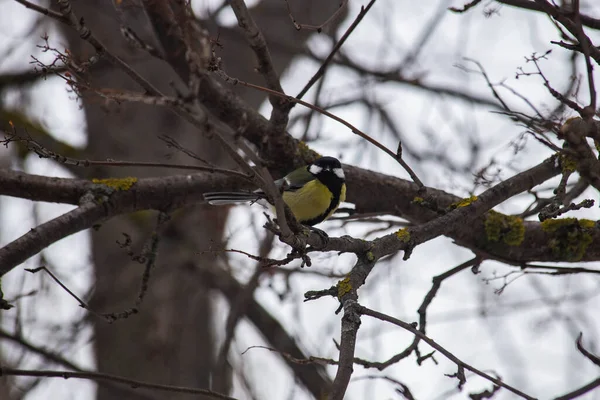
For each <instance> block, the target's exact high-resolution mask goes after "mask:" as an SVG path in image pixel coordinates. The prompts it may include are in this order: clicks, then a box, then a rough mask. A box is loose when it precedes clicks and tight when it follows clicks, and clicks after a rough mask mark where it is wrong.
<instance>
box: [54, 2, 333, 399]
mask: <svg viewBox="0 0 600 400" xmlns="http://www.w3.org/2000/svg"><path fill="white" fill-rule="evenodd" d="M123 3H127V2H123ZM307 3H310V4H307ZM321 3H325V2H321V1H318V0H314V1H311V2H303V3H302V4H301V7H304V11H302V12H300V11H301V10H299V14H298V15H297V17H298V18H302V19H304V18H311V16H315V15H316V17H315V18H317V20H323V19H324V18H323V17H322V15H330V14H327V13H328V12H330V10H331V9H333V10H335V7H336V6H337V1H333V2H330V3H329V4H326V5H325V4H321ZM332 4H333V5H334V6H332ZM126 5H129V7H130V8H128V9H126V13H125V14H121V15H120V16H121V17H122V18H123V17H126V19H127V20H126V24H127V26H129V27H130V28H132V29H134V30H135V31H136V33H137V34H138V35H139V36H141V37H142V38H144V39H145V40H148V41H150V42H152V36H151V34H150V31H149V26H150V25H149V23H148V21H147V19H146V16H145V14H144V13H143V10H142V9H141V8H139V7H138V6H137V5H131V4H126ZM73 7H74V10H75V12H76V13H77V15H78V16H79V17H82V18H83V20H84V21H85V24H86V25H87V26H88V27H89V28H90V29H91V30H92V32H93V33H94V35H96V36H97V37H98V38H99V39H100V40H101V41H102V42H103V43H104V44H105V45H107V47H108V48H109V49H110V51H111V52H113V53H114V54H116V55H117V56H119V57H121V58H122V59H123V60H125V61H126V62H127V63H129V64H130V65H131V66H132V67H133V68H134V69H135V70H136V71H138V72H139V73H141V74H142V75H143V76H144V77H145V78H146V79H148V80H149V81H150V82H151V83H152V84H154V85H155V86H157V87H158V88H159V89H160V90H162V91H163V92H165V93H172V89H171V88H170V86H169V83H170V82H175V83H178V84H180V82H181V81H180V80H179V78H178V77H177V76H175V75H174V74H173V72H172V71H171V69H170V68H169V67H168V66H167V65H166V64H165V63H164V62H162V61H159V60H156V59H153V58H152V57H151V56H149V55H148V54H146V53H145V52H143V51H140V50H137V49H134V48H133V47H132V46H130V45H129V44H128V43H127V41H125V39H124V38H123V36H122V35H121V34H120V27H119V15H118V14H117V12H116V11H115V9H114V8H113V5H112V2H107V1H82V2H73ZM332 7H333V8H332ZM327 9H329V10H327ZM307 10H310V11H311V12H308V11H307ZM255 12H256V19H257V22H258V23H259V26H261V27H262V26H266V27H268V28H269V29H268V31H267V32H266V34H267V36H268V37H271V38H272V39H273V38H275V37H277V38H278V42H280V43H279V45H278V46H277V48H278V49H280V50H279V51H275V52H274V53H275V54H274V55H273V57H274V60H275V64H276V67H277V68H278V69H279V71H282V70H283V69H285V68H286V67H287V66H288V65H289V63H290V61H291V60H292V58H293V56H294V55H295V54H296V53H297V51H298V49H300V47H301V45H302V44H303V42H304V40H306V38H307V37H308V33H307V32H296V30H295V29H294V27H293V25H292V23H291V21H290V20H289V16H288V14H287V9H286V8H285V5H284V4H283V3H282V2H280V1H275V0H271V1H264V2H263V3H261V4H260V5H259V6H258V8H256V9H255ZM319 15H321V16H319ZM268 21H271V22H268ZM284 21H285V22H284ZM207 26H209V24H207ZM65 33H66V34H67V37H68V41H69V50H70V51H71V52H72V53H73V54H74V55H75V57H76V58H77V59H80V60H85V59H87V58H89V57H90V56H91V55H93V54H94V52H93V49H92V48H91V46H89V45H88V44H87V43H85V42H83V41H82V40H81V39H80V38H79V36H78V35H77V34H74V32H73V31H71V30H68V31H65ZM211 34H212V35H215V36H216V35H217V34H220V37H221V38H220V42H221V43H222V44H223V45H224V50H223V52H224V54H223V59H224V60H225V68H226V69H227V68H228V67H229V66H231V68H229V69H228V70H229V73H230V74H231V75H232V76H236V77H239V78H240V79H244V80H250V81H257V79H259V78H260V77H259V76H258V75H257V74H256V73H255V72H254V65H255V60H254V58H253V55H252V54H251V52H250V50H249V49H248V46H247V44H246V42H245V39H244V38H243V36H242V35H241V34H240V33H239V32H238V30H237V29H227V28H220V30H219V32H215V31H212V30H211ZM268 40H269V39H268ZM273 40H274V39H273ZM282 41H283V43H281V42H282ZM286 41H287V43H288V44H287V47H286V46H284V44H285V43H286ZM152 43H154V42H152ZM90 75H91V83H92V85H93V86H94V87H96V88H113V89H128V90H134V91H140V88H139V87H137V85H136V84H135V83H133V82H132V81H131V79H130V78H129V77H127V76H126V75H125V74H123V73H122V72H121V71H119V70H117V69H116V68H115V67H113V66H112V65H110V64H108V62H106V61H105V60H101V61H100V62H99V63H98V64H97V65H95V66H94V67H93V68H92V70H91V74H90ZM245 94H246V100H247V101H249V102H250V104H252V105H253V106H254V107H258V106H259V105H260V102H262V101H263V99H264V96H263V95H262V94H258V92H247V93H245ZM80 101H81V102H82V105H83V110H84V112H85V115H86V120H87V134H88V147H87V151H86V157H87V158H89V159H106V158H112V159H118V160H121V159H122V160H135V161H165V160H166V157H167V156H168V157H169V158H168V160H167V161H168V162H182V163H187V164H189V163H192V162H193V161H194V160H192V159H190V158H189V157H188V156H187V155H184V154H182V153H181V152H177V151H176V150H172V149H168V148H167V146H166V145H165V143H164V142H162V141H160V140H159V139H158V138H157V137H158V136H159V135H168V136H171V137H172V138H174V139H176V140H177V141H178V142H179V143H181V144H182V145H183V146H184V147H185V148H186V149H189V150H192V151H194V152H195V153H197V154H198V155H199V156H200V157H202V158H204V159H206V160H208V161H210V162H212V163H214V164H217V165H220V166H223V165H227V163H228V161H227V160H225V159H223V152H222V151H221V149H220V148H219V147H218V146H217V145H215V143H214V142H211V141H210V140H207V139H205V138H203V137H202V136H201V133H199V132H198V131H196V130H194V128H192V127H191V126H190V125H189V124H188V123H186V122H185V121H182V120H181V119H179V118H178V117H176V116H175V115H174V114H172V113H171V112H169V111H167V110H165V109H160V108H156V107H152V106H144V105H139V104H115V103H114V102H110V103H106V102H103V101H102V100H99V99H98V97H94V98H92V97H85V96H84V98H83V99H81V100H80ZM82 172H83V173H87V174H88V175H87V177H88V178H106V177H121V176H136V177H145V176H157V175H161V174H163V175H164V174H171V173H173V171H172V170H167V171H161V170H158V169H152V170H149V169H145V168H131V169H127V170H125V169H122V168H105V167H103V168H93V169H92V168H90V169H85V170H82ZM171 217H172V218H171V220H170V221H169V222H168V223H167V226H166V228H165V229H164V230H163V231H162V233H161V235H160V237H161V239H160V242H159V250H158V258H157V261H156V265H155V268H154V270H153V271H152V274H151V278H150V281H149V286H148V291H147V294H146V296H145V298H144V300H143V303H142V305H141V307H140V312H139V313H137V314H133V315H131V316H129V318H127V319H120V320H117V321H116V322H114V323H112V324H109V323H107V322H106V321H104V320H101V319H97V318H94V319H93V321H94V326H95V349H96V357H97V364H98V369H99V370H100V371H102V372H106V373H111V374H117V375H122V376H125V377H128V378H134V379H139V380H144V381H151V382H155V383H162V384H172V385H182V386H193V387H200V388H208V387H209V386H210V382H211V380H212V381H218V382H230V381H231V380H230V379H229V377H216V376H211V371H212V366H213V364H214V356H215V354H216V353H217V350H218V349H216V348H215V341H214V337H213V329H212V309H211V297H210V293H209V291H208V290H207V288H205V287H203V286H202V285H201V284H200V285H199V284H198V281H199V280H198V279H190V277H191V276H192V274H194V273H195V272H194V266H196V265H202V266H203V267H204V268H211V263H212V261H213V260H212V258H211V256H209V255H200V254H199V252H200V251H202V250H205V249H207V248H209V247H210V246H211V243H215V242H216V243H218V242H219V241H220V240H221V237H222V234H223V228H224V222H225V220H226V209H223V208H207V207H204V206H195V207H190V208H188V209H184V210H179V211H176V212H175V213H173V214H172V216H171ZM155 221H156V213H154V212H152V213H151V212H143V213H137V214H135V215H130V216H126V217H122V218H115V219H112V220H110V221H108V222H106V223H104V224H102V226H101V227H99V229H97V230H95V231H93V232H92V251H93V260H92V262H93V265H94V267H95V278H96V282H95V290H94V294H93V298H92V299H91V306H92V307H93V309H94V310H96V311H99V312H120V311H124V310H126V309H128V308H130V307H132V305H133V304H134V302H135V301H136V298H137V297H138V293H139V288H140V285H141V282H142V274H143V271H144V268H145V266H144V264H141V263H139V262H137V261H134V260H132V257H131V255H128V254H127V249H125V248H122V246H120V245H119V244H118V243H117V241H120V242H121V243H123V242H124V241H125V236H124V235H123V234H127V235H129V237H131V241H132V242H131V249H132V250H133V251H134V253H136V254H138V255H139V254H140V252H141V251H142V247H143V245H144V243H146V242H147V241H148V239H149V238H150V237H151V234H152V231H153V230H154V229H155ZM222 389H224V390H225V391H228V390H229V389H230V384H229V385H224V387H223V388H222ZM115 390H116V389H113V388H108V387H99V389H98V398H99V399H114V398H116V397H115V396H118V398H121V399H126V398H127V399H133V398H136V397H137V396H135V395H132V394H131V393H130V392H127V393H125V392H123V393H117V392H115ZM169 398H170V399H177V398H180V397H177V396H176V395H174V394H170V395H169Z"/></svg>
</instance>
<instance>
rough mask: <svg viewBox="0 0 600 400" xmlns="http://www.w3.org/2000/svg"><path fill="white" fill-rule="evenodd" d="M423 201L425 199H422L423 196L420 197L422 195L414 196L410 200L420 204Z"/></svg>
mask: <svg viewBox="0 0 600 400" xmlns="http://www.w3.org/2000/svg"><path fill="white" fill-rule="evenodd" d="M424 201H425V199H424V198H422V197H415V198H414V199H413V200H412V202H413V203H415V204H422V203H423V202H424Z"/></svg>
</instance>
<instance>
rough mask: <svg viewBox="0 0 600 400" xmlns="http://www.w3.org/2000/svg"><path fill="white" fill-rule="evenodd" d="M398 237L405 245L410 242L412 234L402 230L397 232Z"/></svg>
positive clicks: (404, 229)
mask: <svg viewBox="0 0 600 400" xmlns="http://www.w3.org/2000/svg"><path fill="white" fill-rule="evenodd" d="M396 237H397V238H398V239H400V240H401V241H403V242H404V243H406V242H408V241H409V240H410V232H409V231H408V229H406V228H402V229H399V230H397V231H396Z"/></svg>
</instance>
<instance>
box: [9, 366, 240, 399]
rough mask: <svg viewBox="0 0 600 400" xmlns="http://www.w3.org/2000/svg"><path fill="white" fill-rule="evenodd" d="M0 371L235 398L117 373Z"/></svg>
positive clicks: (220, 397)
mask: <svg viewBox="0 0 600 400" xmlns="http://www.w3.org/2000/svg"><path fill="white" fill-rule="evenodd" d="M0 373H1V374H2V375H6V376H37V377H42V378H62V379H69V378H76V379H88V380H92V381H99V382H101V381H111V382H116V383H121V384H124V385H128V386H130V387H134V388H146V389H154V390H162V391H165V392H169V393H189V394H197V395H203V396H206V397H209V398H212V399H224V400H236V399H235V398H234V397H229V396H226V395H224V394H221V393H217V392H214V391H212V390H208V389H197V388H191V387H185V386H171V385H160V384H157V383H151V382H143V381H138V380H135V379H128V378H123V377H120V376H117V375H111V374H104V373H101V372H79V371H77V372H69V371H54V370H30V369H15V368H7V367H0Z"/></svg>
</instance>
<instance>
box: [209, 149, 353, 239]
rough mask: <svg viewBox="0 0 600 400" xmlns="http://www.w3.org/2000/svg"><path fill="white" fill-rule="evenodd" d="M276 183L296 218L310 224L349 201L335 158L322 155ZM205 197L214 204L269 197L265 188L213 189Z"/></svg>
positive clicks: (328, 215)
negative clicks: (232, 190)
mask: <svg viewBox="0 0 600 400" xmlns="http://www.w3.org/2000/svg"><path fill="white" fill-rule="evenodd" d="M275 186H276V187H277V188H278V189H279V190H281V191H282V198H283V201H284V202H285V204H287V206H288V207H289V208H290V210H291V211H292V213H293V214H294V217H296V220H297V221H298V222H299V223H301V224H303V225H307V226H311V227H312V226H313V225H316V224H319V223H321V222H323V221H324V220H326V219H327V218H329V217H330V216H331V215H332V214H333V213H334V212H335V210H336V209H337V208H338V206H339V205H340V203H341V202H343V201H345V200H346V177H345V175H344V170H343V169H342V164H341V163H340V161H339V160H338V159H337V158H334V157H321V158H319V159H317V160H315V161H314V162H312V163H310V164H308V165H305V166H303V167H300V168H298V169H296V170H294V171H292V172H290V173H289V174H287V175H286V176H284V177H283V178H281V179H278V180H276V181H275ZM203 196H204V200H206V201H207V202H208V203H209V204H211V205H225V204H239V203H246V202H251V203H255V202H257V201H260V200H264V199H267V200H268V197H267V195H266V193H265V192H264V191H263V190H262V189H258V190H255V191H253V192H249V191H246V192H209V193H204V195H203Z"/></svg>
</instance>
